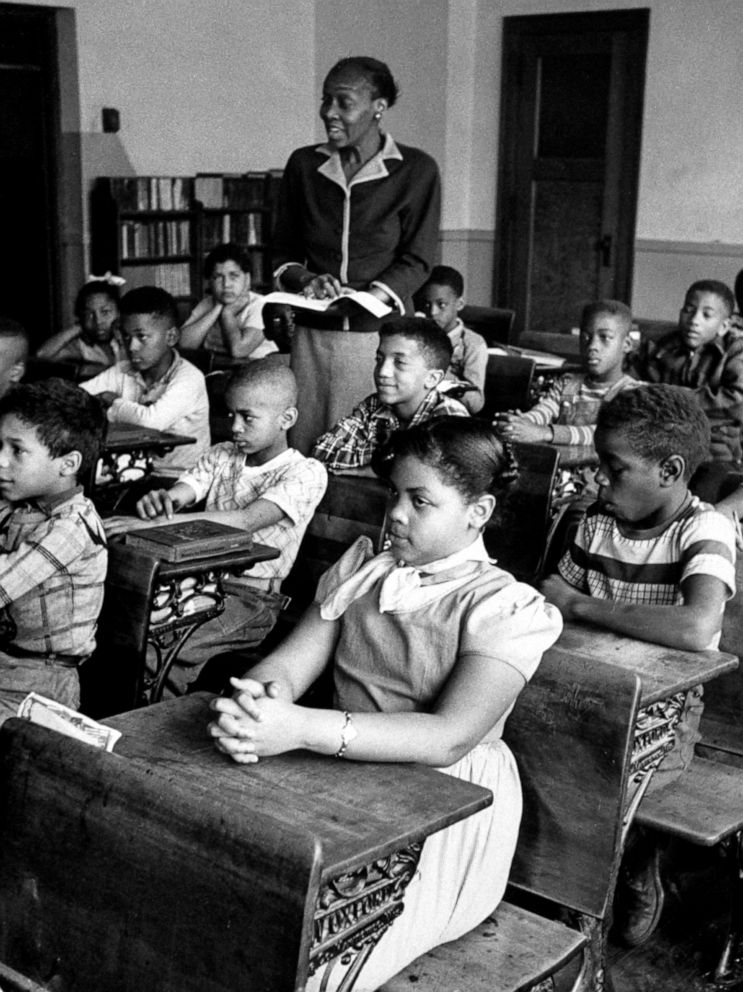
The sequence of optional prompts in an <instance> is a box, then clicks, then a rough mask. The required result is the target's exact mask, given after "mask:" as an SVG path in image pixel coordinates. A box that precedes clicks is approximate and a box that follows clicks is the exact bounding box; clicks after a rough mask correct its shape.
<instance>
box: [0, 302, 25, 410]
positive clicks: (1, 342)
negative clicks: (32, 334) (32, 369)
mask: <svg viewBox="0 0 743 992" xmlns="http://www.w3.org/2000/svg"><path fill="white" fill-rule="evenodd" d="M28 351H29V341H28V332H27V331H26V328H25V327H24V326H23V324H19V323H18V321H17V320H13V319H12V318H11V317H0V396H4V395H5V394H6V393H7V391H8V390H9V389H10V387H11V386H14V385H15V384H16V383H17V382H20V381H21V379H22V378H23V376H24V375H25V372H26V361H27V360H28Z"/></svg>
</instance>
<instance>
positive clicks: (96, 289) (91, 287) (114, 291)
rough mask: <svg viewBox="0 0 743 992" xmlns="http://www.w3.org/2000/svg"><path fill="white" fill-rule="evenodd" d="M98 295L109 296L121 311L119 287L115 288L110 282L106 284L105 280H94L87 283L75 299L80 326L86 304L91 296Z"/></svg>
mask: <svg viewBox="0 0 743 992" xmlns="http://www.w3.org/2000/svg"><path fill="white" fill-rule="evenodd" d="M98 295H101V296H107V297H108V298H109V300H110V301H111V302H112V303H115V304H116V309H117V310H118V309H119V299H120V296H119V287H118V286H113V285H112V284H111V283H110V282H106V281H105V279H94V280H93V281H92V282H86V283H85V285H84V286H82V287H81V288H80V289H79V290H78V294H77V296H76V297H75V317H76V319H77V322H78V323H79V324H82V322H83V314H84V313H85V304H86V303H87V302H88V300H89V299H90V297H91V296H98Z"/></svg>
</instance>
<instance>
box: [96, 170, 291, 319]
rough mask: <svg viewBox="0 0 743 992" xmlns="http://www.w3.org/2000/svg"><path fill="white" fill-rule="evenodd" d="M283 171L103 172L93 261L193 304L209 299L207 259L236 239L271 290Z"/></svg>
mask: <svg viewBox="0 0 743 992" xmlns="http://www.w3.org/2000/svg"><path fill="white" fill-rule="evenodd" d="M280 178H281V170H280V169H271V170H269V171H267V172H248V173H245V174H243V175H228V174H222V173H218V174H207V173H204V174H198V175H197V176H195V177H194V176H124V177H111V176H105V177H100V178H99V179H97V180H96V183H95V186H94V189H93V194H92V198H91V207H92V210H91V235H92V240H91V264H92V270H93V271H94V272H96V273H97V274H98V273H103V272H106V271H111V272H114V273H117V274H119V275H122V276H123V277H124V278H125V279H126V288H127V289H132V288H134V287H136V286H145V285H153V286H161V287H162V288H163V289H166V290H167V291H168V292H169V293H172V295H173V296H175V297H176V299H177V300H178V301H179V302H180V303H181V304H182V306H183V307H184V308H185V307H187V306H191V305H193V304H194V303H195V302H196V301H197V300H198V299H200V298H201V296H202V294H203V290H204V261H205V259H206V256H207V255H208V254H209V252H210V251H211V250H212V248H214V247H216V246H217V245H218V244H222V243H223V242H225V241H234V242H236V243H237V244H239V245H240V246H241V247H242V248H243V249H244V250H245V252H246V253H247V255H248V258H249V259H250V269H251V283H252V286H253V289H255V290H256V292H267V291H269V290H270V288H271V273H272V259H271V231H272V228H273V220H274V213H275V204H276V198H277V192H278V184H279V181H280Z"/></svg>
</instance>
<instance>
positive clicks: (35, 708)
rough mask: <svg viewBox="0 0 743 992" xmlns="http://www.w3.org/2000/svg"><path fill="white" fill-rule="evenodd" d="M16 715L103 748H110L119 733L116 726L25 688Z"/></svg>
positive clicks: (108, 749) (112, 746)
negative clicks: (25, 693)
mask: <svg viewBox="0 0 743 992" xmlns="http://www.w3.org/2000/svg"><path fill="white" fill-rule="evenodd" d="M18 716H19V717H20V718H21V719H22V720H30V721H31V723H38V724H39V726H41V727H48V728H49V730H56V731H57V733H59V734H64V735H65V736H66V737H74V738H75V740H78V741H83V742H84V743H86V744H92V745H93V747H100V748H103V749H104V750H106V751H113V749H114V744H115V743H116V741H117V740H118V739H119V737H121V731H120V730H114V729H113V727H104V726H103V724H102V723H97V722H96V721H95V720H91V719H90V717H88V716H84V715H83V714H82V713H78V712H77V710H71V709H70V708H69V706H64V705H63V704H62V703H58V702H56V701H55V700H54V699H47V698H46V697H45V696H40V695H39V694H38V692H29V694H28V695H27V696H26V698H25V699H24V700H23V702H22V703H21V705H20V706H19V707H18Z"/></svg>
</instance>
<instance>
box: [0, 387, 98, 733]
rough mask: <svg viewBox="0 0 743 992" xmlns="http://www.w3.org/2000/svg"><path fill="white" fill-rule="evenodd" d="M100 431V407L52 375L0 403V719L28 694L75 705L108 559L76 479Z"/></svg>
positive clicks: (92, 639) (92, 452)
mask: <svg viewBox="0 0 743 992" xmlns="http://www.w3.org/2000/svg"><path fill="white" fill-rule="evenodd" d="M104 428H105V416H104V414H103V410H102V409H101V406H100V404H99V403H98V402H97V401H96V400H95V399H93V398H92V397H90V396H87V395H86V394H85V393H84V392H83V391H82V390H81V389H80V388H79V387H78V386H74V385H73V384H72V383H68V382H64V381H63V380H62V379H48V380H47V381H45V382H35V383H27V384H23V385H19V386H16V387H15V388H14V389H12V390H10V391H9V392H8V393H7V394H6V395H5V396H4V397H2V399H0V496H1V497H2V499H3V500H4V501H5V503H4V505H2V507H0V550H1V552H2V553H1V554H0V722H1V721H3V720H6V719H7V718H8V717H10V716H14V715H15V714H16V711H17V709H18V705H19V704H20V702H21V701H22V700H23V698H24V697H25V696H26V695H27V694H28V693H29V692H31V691H33V692H38V693H41V695H43V696H47V697H49V698H51V699H55V700H57V701H58V702H60V703H64V704H65V705H66V706H70V707H73V708H75V709H76V708H77V707H78V705H79V702H80V683H79V678H78V673H77V669H78V667H79V666H80V665H81V664H82V663H83V662H84V661H85V660H86V658H87V657H88V656H89V655H90V654H91V653H92V652H93V649H94V647H95V628H96V622H97V620H98V614H99V612H100V609H101V605H102V603H103V582H104V579H105V576H106V566H107V560H108V555H107V551H106V538H105V534H104V532H103V527H102V525H101V522H100V519H99V517H98V514H97V513H96V511H95V508H94V506H93V504H92V503H91V501H90V500H89V499H87V498H86V497H85V496H83V494H82V486H79V485H78V478H79V477H80V476H81V475H82V474H84V473H85V472H86V471H87V470H88V469H89V468H90V466H91V465H92V464H93V463H94V462H95V460H96V458H97V457H98V449H99V447H100V444H101V441H102V439H103V433H104Z"/></svg>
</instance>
